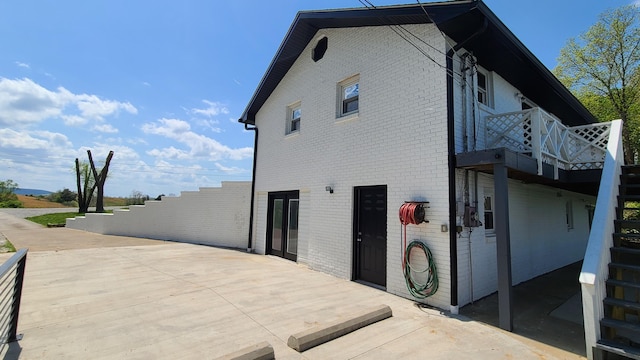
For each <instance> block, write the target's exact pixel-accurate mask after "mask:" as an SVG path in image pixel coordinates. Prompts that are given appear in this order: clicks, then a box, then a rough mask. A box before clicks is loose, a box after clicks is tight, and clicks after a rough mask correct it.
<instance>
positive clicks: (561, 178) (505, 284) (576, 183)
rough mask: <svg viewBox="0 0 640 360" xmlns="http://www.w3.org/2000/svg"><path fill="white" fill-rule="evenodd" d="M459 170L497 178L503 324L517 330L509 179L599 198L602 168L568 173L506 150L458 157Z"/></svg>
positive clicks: (503, 327) (456, 158) (496, 192)
mask: <svg viewBox="0 0 640 360" xmlns="http://www.w3.org/2000/svg"><path fill="white" fill-rule="evenodd" d="M455 160H456V168H458V169H465V170H473V171H478V172H483V173H488V174H492V175H493V179H494V191H495V209H494V210H495V217H496V221H495V231H496V251H497V257H496V258H497V262H498V264H497V265H498V313H499V325H500V327H501V328H502V329H504V330H507V331H512V330H513V308H514V304H513V287H512V276H511V239H510V233H509V215H508V214H509V195H508V179H510V178H511V179H516V180H520V181H523V182H526V183H535V184H542V185H548V186H552V187H556V188H558V189H564V190H570V191H574V192H579V193H584V194H588V195H597V192H598V187H599V183H600V177H601V175H602V169H597V168H594V169H584V170H565V169H558V168H554V166H553V165H551V164H547V163H542V169H540V170H539V166H540V165H539V162H538V160H536V159H535V158H533V157H531V156H530V155H529V154H525V153H520V152H516V151H513V150H510V149H507V148H504V147H501V148H495V149H487V150H479V151H472V152H464V153H460V154H457V155H456V157H455Z"/></svg>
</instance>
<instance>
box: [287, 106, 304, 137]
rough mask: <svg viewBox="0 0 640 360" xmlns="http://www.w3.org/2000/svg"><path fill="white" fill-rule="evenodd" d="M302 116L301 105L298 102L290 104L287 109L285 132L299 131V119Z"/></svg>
mask: <svg viewBox="0 0 640 360" xmlns="http://www.w3.org/2000/svg"><path fill="white" fill-rule="evenodd" d="M301 116H302V107H301V104H300V103H299V102H298V103H296V104H294V105H290V106H289V107H288V109H287V134H291V133H294V132H297V131H300V120H301Z"/></svg>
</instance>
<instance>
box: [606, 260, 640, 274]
mask: <svg viewBox="0 0 640 360" xmlns="http://www.w3.org/2000/svg"><path fill="white" fill-rule="evenodd" d="M609 267H614V268H618V269H623V270H631V271H638V272H640V266H638V265H630V264H621V263H613V262H612V263H609Z"/></svg>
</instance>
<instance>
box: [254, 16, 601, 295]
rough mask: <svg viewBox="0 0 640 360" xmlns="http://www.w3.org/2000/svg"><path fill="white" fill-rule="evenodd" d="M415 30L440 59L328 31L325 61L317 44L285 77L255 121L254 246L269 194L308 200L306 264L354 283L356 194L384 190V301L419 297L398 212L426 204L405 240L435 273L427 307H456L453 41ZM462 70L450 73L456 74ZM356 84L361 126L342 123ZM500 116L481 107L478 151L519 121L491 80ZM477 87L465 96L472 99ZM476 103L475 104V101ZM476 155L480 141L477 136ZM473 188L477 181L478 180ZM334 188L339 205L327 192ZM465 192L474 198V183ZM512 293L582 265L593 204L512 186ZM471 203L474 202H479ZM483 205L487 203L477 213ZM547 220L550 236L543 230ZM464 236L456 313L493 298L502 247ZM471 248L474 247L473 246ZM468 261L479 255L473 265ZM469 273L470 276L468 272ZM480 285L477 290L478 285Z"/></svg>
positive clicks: (499, 81) (373, 34)
mask: <svg viewBox="0 0 640 360" xmlns="http://www.w3.org/2000/svg"><path fill="white" fill-rule="evenodd" d="M407 28H408V29H409V30H410V31H411V32H413V33H414V34H416V35H417V36H418V37H420V38H421V39H425V40H426V41H427V42H429V43H430V44H431V45H433V46H434V47H435V48H437V49H442V52H438V51H434V50H433V49H431V48H429V47H426V46H425V47H424V50H425V51H426V52H428V53H429V54H430V57H431V58H432V59H435V61H437V62H438V64H435V63H434V62H433V61H432V60H430V59H428V58H426V57H425V56H424V55H422V54H420V53H419V52H418V51H416V50H415V49H414V48H413V47H412V46H411V45H409V44H407V43H406V42H404V41H403V40H401V39H400V38H398V36H397V35H396V34H395V33H394V32H393V31H392V30H391V29H389V28H387V27H366V28H353V29H326V30H321V31H320V32H319V33H318V34H316V38H315V39H316V40H317V39H319V38H321V37H322V36H327V38H328V50H327V52H326V54H325V56H324V58H323V59H321V60H320V61H318V62H313V61H312V60H311V56H310V53H311V49H312V48H313V46H314V45H315V41H316V40H313V41H311V42H310V44H309V45H308V46H307V48H306V49H305V51H304V52H303V53H302V54H301V55H300V57H299V58H298V59H297V61H296V63H295V64H294V65H293V67H292V68H291V69H290V71H289V72H288V74H287V75H286V76H285V77H284V78H283V80H282V81H281V82H280V84H279V85H278V87H277V88H276V89H275V91H274V92H273V93H272V95H271V97H270V98H269V99H268V101H267V102H266V103H265V104H264V106H263V107H262V109H261V110H260V112H259V113H258V114H257V117H256V125H257V126H258V127H259V128H260V138H259V144H258V149H259V155H258V156H259V159H258V161H257V174H256V191H257V197H256V220H255V224H256V227H255V231H254V247H255V248H256V251H258V252H260V253H265V251H266V249H265V243H266V226H267V219H266V212H267V210H266V209H267V195H268V193H269V192H272V191H287V190H300V219H299V249H298V262H300V263H303V264H307V265H309V266H310V267H312V268H314V269H317V270H321V271H325V272H328V273H330V274H333V275H335V276H339V277H342V278H346V279H350V278H351V277H352V269H353V263H352V259H353V254H352V249H353V244H352V242H353V234H352V231H353V230H352V228H353V224H352V222H353V211H354V208H353V202H354V199H353V192H354V187H357V186H364V185H387V191H388V192H387V201H388V209H387V291H389V292H391V293H394V294H398V295H401V296H405V297H411V296H410V295H409V294H408V292H407V290H406V285H405V281H404V277H403V274H402V270H401V256H400V253H401V240H402V236H401V226H400V222H399V220H398V215H397V214H398V213H397V212H398V209H399V207H400V205H401V204H402V203H403V202H404V201H406V200H428V201H429V202H430V204H429V208H428V209H427V217H428V219H429V221H430V222H429V223H428V224H421V225H419V226H410V227H409V229H408V241H411V240H413V239H419V240H422V241H423V242H425V243H426V244H427V245H428V246H429V248H430V249H431V251H432V253H433V255H434V258H435V261H436V265H437V268H438V277H439V280H440V289H439V290H438V293H437V294H436V295H435V296H434V297H432V298H429V299H428V300H427V302H428V303H429V304H432V305H435V306H438V307H442V308H448V306H449V304H450V291H451V279H450V269H449V233H448V232H444V233H443V232H441V231H440V225H442V224H446V225H447V226H448V227H449V229H450V231H455V225H456V224H448V213H449V203H448V191H449V189H448V178H447V169H448V163H447V108H446V106H447V104H446V94H447V92H446V73H445V69H444V65H445V59H444V51H445V42H444V40H443V39H442V36H441V34H440V33H439V32H438V31H437V29H436V28H435V27H433V26H431V25H411V26H407ZM458 69H459V63H457V62H456V63H455V64H454V70H456V71H457V70H458ZM356 74H358V75H359V76H360V106H359V107H360V110H359V114H358V116H356V117H350V118H347V119H344V120H343V119H336V112H337V110H336V103H337V97H338V95H337V89H338V87H337V84H338V83H339V82H340V81H342V80H344V79H347V78H349V77H351V76H353V75H356ZM492 82H493V91H494V102H493V107H486V106H480V107H479V108H477V111H476V117H475V118H474V117H473V116H472V112H471V110H470V109H471V107H470V105H471V103H470V102H469V101H468V102H467V105H468V108H467V121H468V127H469V129H473V126H474V124H475V125H476V126H477V132H476V135H477V139H476V141H477V145H478V146H477V148H478V149H481V148H483V147H484V121H483V120H482V119H483V118H484V116H485V115H487V114H496V113H503V112H510V111H519V110H520V101H519V99H518V98H517V97H516V96H515V94H516V93H517V92H518V89H516V88H514V87H513V86H512V85H511V84H509V83H508V82H506V81H505V80H504V79H503V78H502V77H500V75H499V74H497V73H493V74H492ZM471 85H472V84H471V83H467V84H466V85H465V86H466V91H467V93H468V95H469V96H471V94H473V89H472V87H471ZM470 99H471V98H470ZM298 101H300V102H301V105H302V121H301V124H300V131H299V132H298V133H295V134H292V135H285V129H286V115H287V105H289V104H291V103H294V102H298ZM462 102H463V101H462V82H461V81H460V79H459V78H458V79H457V80H456V81H454V103H455V105H454V106H455V112H456V126H457V128H456V133H455V138H456V151H457V152H460V151H462V150H463V141H462V139H463V132H462ZM468 140H469V143H468V144H469V148H468V149H469V150H473V144H474V139H473V137H472V134H470V135H469V139H468ZM463 175H464V171H461V170H459V171H457V183H456V189H455V191H456V196H457V199H458V203H459V204H460V205H461V207H460V210H459V213H458V215H459V217H458V219H459V224H462V214H463V210H464V207H463V206H462V204H463V202H462V201H463V194H464V183H463ZM471 178H473V176H471ZM326 185H331V186H332V187H333V188H334V191H335V192H334V194H329V193H327V192H326V191H325V190H324V188H325V186H326ZM470 185H471V187H470V189H469V191H470V192H471V193H473V186H474V184H473V180H471V181H470ZM478 187H479V192H478V196H479V198H480V199H482V198H483V189H484V188H493V180H492V178H491V177H490V176H486V175H482V176H480V181H479V184H478ZM509 192H510V194H509V195H510V216H511V242H512V261H513V265H512V267H513V282H514V284H517V283H519V282H522V281H525V280H528V279H530V278H532V277H535V276H537V275H540V274H543V273H546V272H549V271H551V270H554V269H556V268H558V267H561V266H564V265H567V264H569V263H571V262H574V261H577V260H579V259H580V258H581V256H582V254H583V251H584V246H585V244H586V239H587V235H588V225H587V213H586V209H585V208H584V206H585V205H586V204H588V203H591V202H593V201H594V199H593V198H591V197H588V196H582V195H580V194H574V193H570V192H566V191H561V193H562V197H558V196H557V193H558V191H557V190H556V189H553V188H550V187H544V186H537V185H526V184H522V183H520V182H517V181H511V180H510V181H509ZM567 199H572V201H573V203H574V216H575V221H576V223H575V229H574V230H571V231H567V229H566V224H565V215H564V211H565V202H566V200H567ZM472 200H473V199H472ZM481 207H482V203H480V204H479V210H480V211H482V209H481ZM541 221H544V225H543V226H541ZM472 230H473V231H471V232H470V231H469V229H465V230H464V231H463V232H462V233H461V234H460V236H459V237H458V276H459V304H460V305H461V306H462V305H465V304H466V303H468V302H470V301H471V299H472V296H471V293H472V292H473V299H479V298H481V297H483V296H486V295H488V294H490V293H492V292H494V291H496V290H497V270H496V250H495V239H494V238H490V237H486V236H485V232H484V229H483V228H474V229H472ZM469 239H471V242H470V240H469ZM470 254H471V256H470ZM471 269H473V271H471ZM472 282H473V288H472V286H471V284H472Z"/></svg>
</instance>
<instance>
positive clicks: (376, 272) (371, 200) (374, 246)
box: [354, 185, 387, 287]
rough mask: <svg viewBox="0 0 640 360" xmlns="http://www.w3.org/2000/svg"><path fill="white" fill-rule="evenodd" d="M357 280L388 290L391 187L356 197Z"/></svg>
mask: <svg viewBox="0 0 640 360" xmlns="http://www.w3.org/2000/svg"><path fill="white" fill-rule="evenodd" d="M354 201H355V204H354V209H355V212H354V255H355V261H354V277H355V280H360V281H365V282H369V283H372V284H375V285H380V286H383V287H386V286H387V186H386V185H381V186H362V187H356V188H355V194H354Z"/></svg>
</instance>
